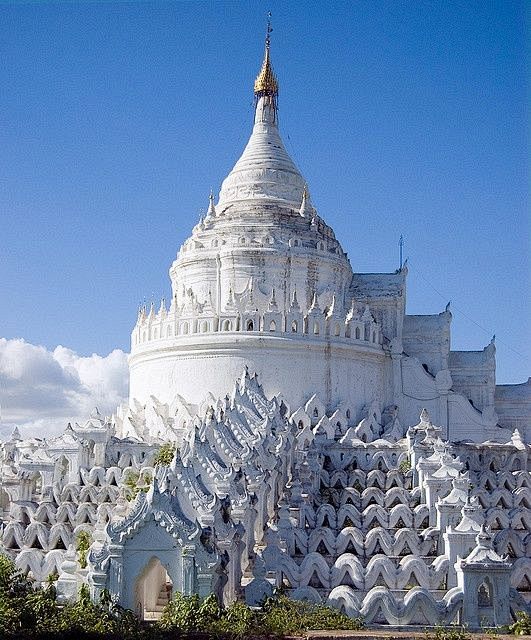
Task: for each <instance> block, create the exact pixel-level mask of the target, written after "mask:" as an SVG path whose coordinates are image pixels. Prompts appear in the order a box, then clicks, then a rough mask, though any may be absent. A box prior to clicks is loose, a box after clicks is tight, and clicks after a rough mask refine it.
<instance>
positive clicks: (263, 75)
mask: <svg viewBox="0 0 531 640" xmlns="http://www.w3.org/2000/svg"><path fill="white" fill-rule="evenodd" d="M272 31H273V28H272V27H271V11H269V13H268V14H267V29H266V39H265V54H264V61H263V62H262V68H261V69H260V73H259V74H258V76H257V77H256V80H255V81H254V94H255V96H256V97H257V98H259V97H261V96H277V95H278V82H277V79H276V77H275V74H274V73H273V68H272V67H271V62H270V60H269V47H270V45H271V32H272Z"/></svg>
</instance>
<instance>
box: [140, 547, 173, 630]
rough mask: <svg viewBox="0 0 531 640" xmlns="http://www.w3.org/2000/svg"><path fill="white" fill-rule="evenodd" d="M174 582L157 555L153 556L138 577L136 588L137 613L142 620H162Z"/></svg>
mask: <svg viewBox="0 0 531 640" xmlns="http://www.w3.org/2000/svg"><path fill="white" fill-rule="evenodd" d="M172 590H173V583H172V581H171V578H170V576H169V575H168V572H167V571H166V569H165V568H164V566H163V565H162V563H161V561H160V560H159V559H158V558H157V557H155V556H154V557H152V558H151V560H150V561H149V562H148V563H147V565H146V566H145V568H144V570H143V571H142V573H141V574H140V576H139V577H138V580H137V583H136V588H135V596H136V597H135V601H136V613H137V615H138V616H139V617H140V619H141V620H160V617H161V616H162V612H163V610H164V607H165V606H166V605H167V604H168V602H169V601H170V600H171V597H172Z"/></svg>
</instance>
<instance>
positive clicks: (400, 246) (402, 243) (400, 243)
mask: <svg viewBox="0 0 531 640" xmlns="http://www.w3.org/2000/svg"><path fill="white" fill-rule="evenodd" d="M398 249H399V252H400V270H402V265H403V264H404V263H403V261H402V253H403V250H404V236H403V235H402V234H400V240H399V241H398Z"/></svg>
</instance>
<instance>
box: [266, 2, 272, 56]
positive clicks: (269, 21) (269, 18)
mask: <svg viewBox="0 0 531 640" xmlns="http://www.w3.org/2000/svg"><path fill="white" fill-rule="evenodd" d="M272 31H273V27H272V26H271V11H268V12H267V29H266V39H265V46H266V49H269V45H270V44H271V38H270V37H269V36H270V34H271V32H272Z"/></svg>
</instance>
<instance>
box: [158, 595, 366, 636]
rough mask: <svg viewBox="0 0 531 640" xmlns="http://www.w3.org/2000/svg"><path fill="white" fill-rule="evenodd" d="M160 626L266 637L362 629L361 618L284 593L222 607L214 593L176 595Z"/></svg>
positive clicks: (213, 634) (216, 634)
mask: <svg viewBox="0 0 531 640" xmlns="http://www.w3.org/2000/svg"><path fill="white" fill-rule="evenodd" d="M160 626H161V627H162V628H163V629H168V630H169V629H171V630H175V631H180V632H185V633H189V632H192V631H198V632H204V633H207V634H209V635H211V636H213V637H216V636H217V637H224V638H234V639H237V638H245V637H248V636H250V635H252V636H263V637H267V638H274V637H278V638H280V637H283V636H286V635H296V634H300V633H304V632H305V631H311V630H317V629H320V630H334V629H361V628H362V626H363V623H362V621H361V620H360V619H359V618H355V619H352V618H349V617H347V616H346V615H344V614H343V613H341V612H340V611H338V610H337V609H333V608H331V607H326V606H324V605H321V604H311V603H308V602H301V601H297V600H290V599H289V598H287V597H286V596H284V595H279V596H275V597H273V598H268V599H267V600H266V601H265V602H264V604H263V606H262V607H261V608H260V609H252V608H251V607H248V606H247V605H245V604H243V603H242V602H234V603H233V604H231V605H230V606H229V607H226V608H222V607H220V606H219V604H218V601H217V599H216V598H215V596H213V595H211V596H208V597H207V598H205V599H204V600H201V599H200V598H199V597H198V596H189V597H186V596H183V595H181V594H179V593H178V594H175V596H174V597H173V599H172V600H171V602H170V603H169V604H168V605H167V606H166V608H165V610H164V613H163V616H162V619H161V621H160Z"/></svg>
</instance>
